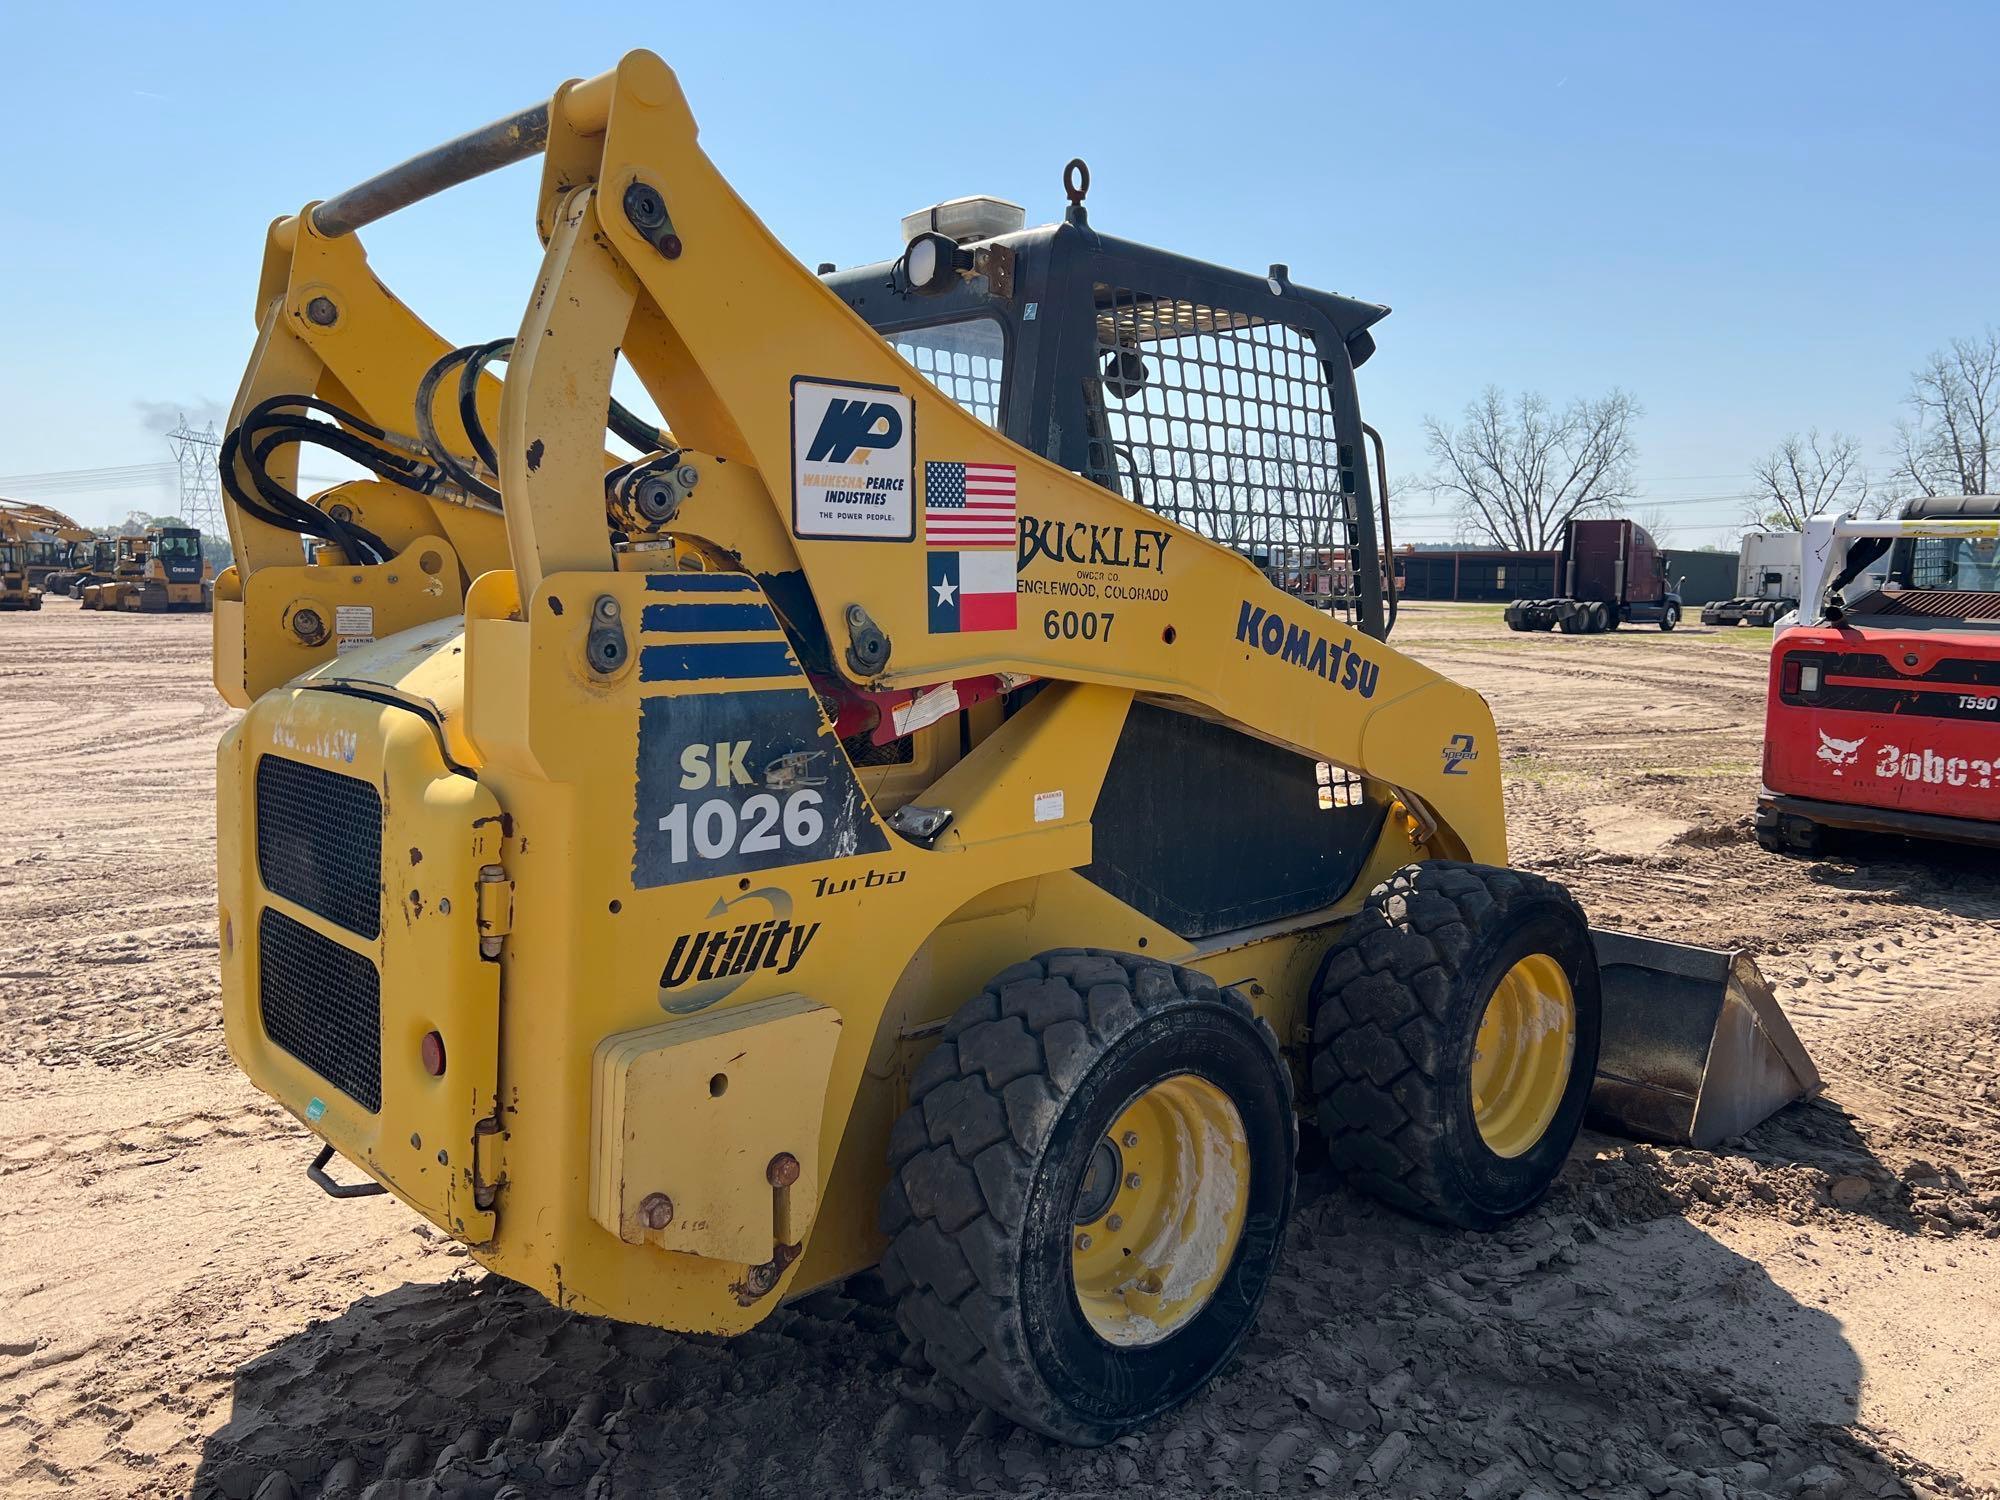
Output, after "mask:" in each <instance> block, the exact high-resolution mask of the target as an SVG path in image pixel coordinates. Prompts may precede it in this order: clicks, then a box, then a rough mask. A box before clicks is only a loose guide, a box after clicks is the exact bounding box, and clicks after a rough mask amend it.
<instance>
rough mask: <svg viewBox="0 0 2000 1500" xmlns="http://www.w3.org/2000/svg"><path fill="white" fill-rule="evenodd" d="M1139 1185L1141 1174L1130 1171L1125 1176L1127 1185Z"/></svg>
mask: <svg viewBox="0 0 2000 1500" xmlns="http://www.w3.org/2000/svg"><path fill="white" fill-rule="evenodd" d="M1138 1185H1139V1174H1138V1173H1137V1172H1128V1173H1127V1174H1126V1176H1125V1186H1127V1187H1128V1188H1135V1187H1137V1186H1138Z"/></svg>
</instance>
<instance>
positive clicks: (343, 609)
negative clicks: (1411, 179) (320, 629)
mask: <svg viewBox="0 0 2000 1500" xmlns="http://www.w3.org/2000/svg"><path fill="white" fill-rule="evenodd" d="M333 634H334V647H333V649H334V653H335V654H336V655H338V654H339V653H340V652H342V651H352V650H353V649H354V648H355V647H356V646H367V645H371V644H373V642H374V640H375V606H374V605H372V604H337V605H335V606H334V609H333Z"/></svg>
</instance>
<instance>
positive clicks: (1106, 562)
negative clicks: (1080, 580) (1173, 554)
mask: <svg viewBox="0 0 2000 1500" xmlns="http://www.w3.org/2000/svg"><path fill="white" fill-rule="evenodd" d="M1020 533H1021V534H1020V542H1019V545H1018V558H1019V561H1018V566H1020V567H1023V568H1025V567H1027V566H1028V564H1030V563H1032V562H1034V561H1035V560H1036V559H1038V558H1047V559H1048V560H1049V561H1050V562H1067V563H1078V564H1081V565H1082V566H1084V567H1090V568H1139V569H1144V570H1148V571H1151V572H1154V573H1164V572H1165V571H1166V566H1167V563H1166V559H1167V543H1169V542H1171V541H1172V540H1173V539H1174V537H1173V533H1172V532H1170V531H1160V530H1156V529H1154V528H1153V527H1150V526H1100V525H1095V524H1090V523H1086V522H1082V521H1040V520H1037V519H1036V518H1035V517H1033V516H1023V517H1021V520H1020Z"/></svg>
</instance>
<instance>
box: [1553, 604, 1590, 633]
mask: <svg viewBox="0 0 2000 1500" xmlns="http://www.w3.org/2000/svg"><path fill="white" fill-rule="evenodd" d="M1558 628H1559V629H1560V630H1561V631H1562V633H1563V634H1564V635H1584V634H1587V633H1588V632H1589V630H1590V612H1589V611H1588V610H1586V609H1573V610H1570V611H1569V612H1568V613H1567V614H1565V615H1564V616H1563V617H1562V624H1561V625H1560V626H1559V627H1558Z"/></svg>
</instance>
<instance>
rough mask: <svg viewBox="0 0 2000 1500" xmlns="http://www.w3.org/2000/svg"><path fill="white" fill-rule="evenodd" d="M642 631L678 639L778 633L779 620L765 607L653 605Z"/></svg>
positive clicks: (645, 613)
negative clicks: (718, 633) (715, 633)
mask: <svg viewBox="0 0 2000 1500" xmlns="http://www.w3.org/2000/svg"><path fill="white" fill-rule="evenodd" d="M640 628H641V629H642V630H664V631H667V632H669V633H672V634H676V635H687V634H691V633H692V632H695V631H745V630H776V629H777V628H778V617H777V616H776V615H774V614H772V613H771V611H770V610H769V609H767V608H766V607H765V606H763V605H761V604H649V605H647V606H646V609H645V612H644V614H643V615H642V616H641V618H640Z"/></svg>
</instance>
